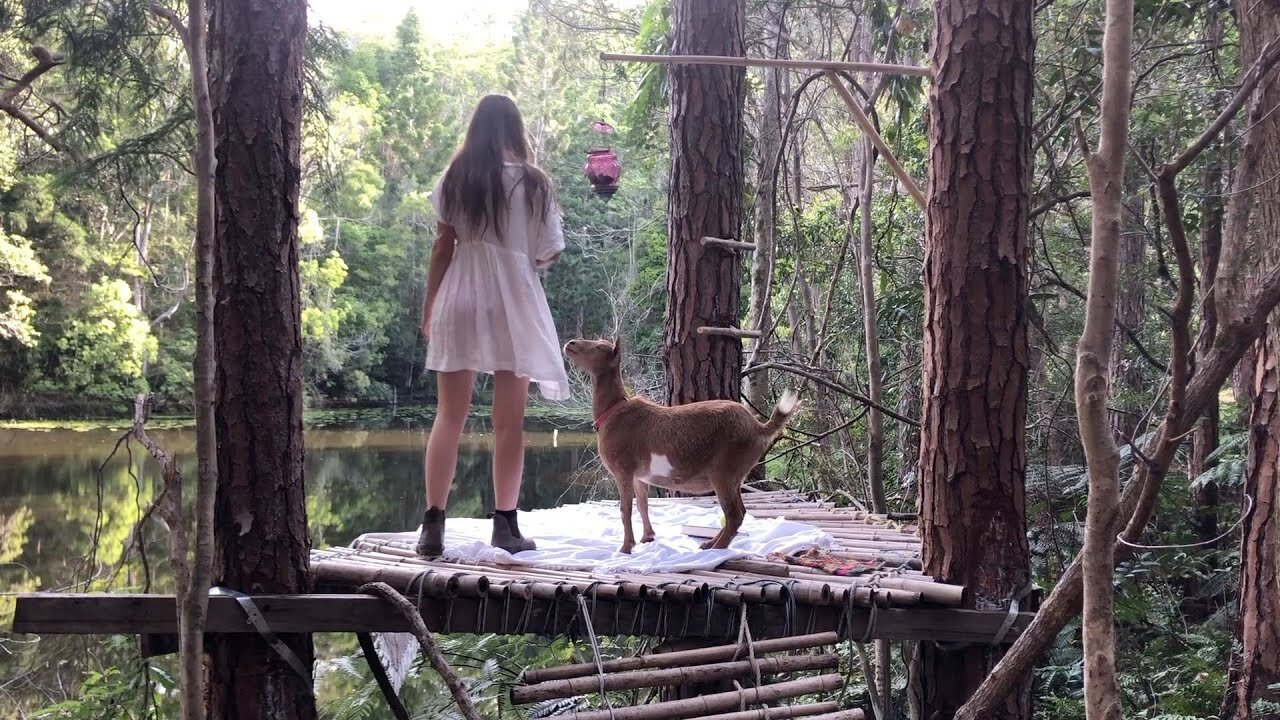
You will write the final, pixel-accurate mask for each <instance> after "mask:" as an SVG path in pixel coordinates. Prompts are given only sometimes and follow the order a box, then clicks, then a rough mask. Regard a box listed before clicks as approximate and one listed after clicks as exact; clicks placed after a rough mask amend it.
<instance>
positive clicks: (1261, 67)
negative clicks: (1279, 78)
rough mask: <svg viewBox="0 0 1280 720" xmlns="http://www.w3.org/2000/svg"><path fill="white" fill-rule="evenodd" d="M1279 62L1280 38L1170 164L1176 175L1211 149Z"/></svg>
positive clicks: (1271, 45) (1275, 40)
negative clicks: (1208, 148)
mask: <svg viewBox="0 0 1280 720" xmlns="http://www.w3.org/2000/svg"><path fill="white" fill-rule="evenodd" d="M1278 61H1280V38H1276V39H1274V40H1272V41H1271V42H1269V43H1267V45H1266V47H1264V48H1263V49H1262V52H1261V53H1260V54H1259V56H1258V61H1257V62H1255V63H1254V64H1253V67H1251V68H1249V71H1248V72H1247V73H1245V76H1244V79H1243V81H1242V82H1241V83H1240V89H1239V90H1236V94H1235V96H1233V97H1232V98H1231V102H1229V103H1227V106H1226V107H1224V108H1222V112H1220V113H1218V117H1216V118H1214V120H1213V122H1211V123H1209V127H1207V128H1205V129H1204V132H1202V133H1200V137H1198V138H1196V140H1195V142H1193V143H1191V144H1190V145H1189V146H1187V149H1186V150H1183V151H1182V154H1181V155H1179V156H1178V157H1176V158H1174V159H1173V160H1172V161H1170V162H1169V164H1168V165H1167V167H1168V168H1170V169H1171V172H1172V173H1173V174H1174V175H1177V174H1178V173H1180V172H1182V171H1183V170H1184V169H1186V167H1187V166H1188V165H1190V164H1191V162H1192V161H1193V160H1195V159H1196V158H1197V157H1199V156H1200V153H1202V152H1204V150H1205V148H1207V147H1209V144H1210V143H1212V142H1213V140H1214V138H1216V137H1218V134H1219V133H1221V132H1222V129H1223V128H1225V127H1226V126H1227V123H1229V122H1231V119H1232V118H1234V117H1235V116H1236V113H1238V112H1240V108H1242V107H1244V104H1245V102H1246V101H1248V99H1249V95H1251V94H1252V93H1253V91H1254V90H1255V89H1256V88H1257V87H1258V85H1259V84H1260V83H1261V82H1262V80H1263V78H1265V77H1266V76H1267V73H1268V72H1269V71H1270V70H1271V68H1272V67H1273V66H1274V65H1275V64H1276V62H1278Z"/></svg>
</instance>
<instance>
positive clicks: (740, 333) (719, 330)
mask: <svg viewBox="0 0 1280 720" xmlns="http://www.w3.org/2000/svg"><path fill="white" fill-rule="evenodd" d="M698 334H699V335H719V336H721V337H735V338H758V337H760V331H759V330H743V329H742V328H730V327H711V326H709V325H703V326H702V327H700V328H698Z"/></svg>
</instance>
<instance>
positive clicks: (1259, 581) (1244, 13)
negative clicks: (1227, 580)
mask: <svg viewBox="0 0 1280 720" xmlns="http://www.w3.org/2000/svg"><path fill="white" fill-rule="evenodd" d="M1236 12H1237V21H1238V24H1239V27H1240V60H1241V66H1242V67H1249V66H1250V65H1251V64H1252V63H1254V62H1255V61H1256V60H1257V59H1258V58H1259V57H1262V56H1264V55H1268V54H1269V53H1268V47H1269V46H1268V43H1274V42H1278V41H1280V2H1275V0H1263V1H1262V2H1255V3H1244V4H1240V5H1238V6H1237V8H1236ZM1252 100H1253V102H1252V103H1251V107H1252V108H1253V109H1254V112H1253V113H1252V115H1251V117H1250V123H1249V130H1248V134H1249V136H1250V137H1249V142H1248V144H1249V145H1251V146H1252V147H1253V148H1254V150H1255V152H1254V154H1253V156H1252V157H1251V158H1249V159H1248V162H1252V163H1253V172H1254V173H1256V175H1255V176H1256V177H1258V178H1275V177H1276V176H1277V175H1280V113H1276V112H1275V111H1274V108H1275V107H1276V106H1277V104H1280V72H1276V71H1273V72H1272V73H1271V75H1270V76H1269V78H1268V79H1267V80H1264V81H1263V82H1262V83H1261V84H1260V85H1259V86H1258V89H1257V91H1256V92H1255V94H1254V97H1253V99H1252ZM1241 162H1242V163H1243V162H1246V160H1245V159H1244V158H1241ZM1239 199H1240V198H1236V197H1233V198H1232V199H1231V202H1232V207H1233V209H1234V208H1235V207H1236V201H1237V200H1239ZM1248 202H1249V208H1248V212H1247V217H1248V218H1249V219H1250V222H1249V223H1248V227H1247V230H1246V229H1245V228H1242V227H1241V226H1240V225H1239V224H1237V226H1236V227H1237V228H1239V229H1240V230H1241V231H1242V232H1243V231H1247V232H1248V233H1249V234H1250V235H1249V240H1250V244H1251V245H1253V246H1254V247H1255V248H1257V251H1258V252H1259V254H1260V257H1261V260H1262V262H1261V267H1263V268H1266V269H1268V270H1274V269H1275V268H1276V267H1277V266H1280V248H1278V247H1277V243H1276V238H1277V237H1280V186H1277V185H1276V183H1275V182H1265V183H1262V184H1260V185H1259V186H1258V187H1257V188H1255V189H1254V190H1253V192H1252V193H1251V194H1250V197H1249V199H1248ZM1252 370H1253V371H1252V373H1251V377H1250V378H1249V380H1250V381H1251V388H1250V390H1251V392H1250V394H1249V397H1250V418H1249V452H1248V459H1247V461H1246V466H1245V478H1244V480H1245V482H1244V493H1243V497H1242V507H1241V512H1246V511H1249V512H1248V514H1247V515H1245V516H1244V521H1243V526H1242V530H1241V532H1242V538H1241V544H1240V606H1239V616H1238V618H1237V626H1236V640H1237V642H1236V643H1235V650H1236V653H1237V654H1235V656H1234V657H1233V658H1232V663H1231V668H1230V674H1229V676H1228V685H1227V692H1226V696H1225V698H1224V700H1223V707H1222V711H1221V713H1220V715H1221V716H1222V717H1223V718H1224V720H1236V719H1238V720H1245V719H1247V718H1255V717H1256V718H1264V717H1265V718H1273V717H1278V716H1280V715H1277V714H1275V713H1266V714H1255V713H1253V712H1252V711H1251V708H1252V706H1253V704H1254V703H1256V702H1257V701H1260V700H1265V701H1269V702H1272V703H1278V702H1280V690H1277V689H1275V686H1276V685H1277V684H1280V517H1277V506H1278V505H1280V497H1277V492H1278V491H1280V487H1278V486H1280V312H1273V313H1272V314H1271V318H1270V326H1269V328H1268V331H1267V334H1266V336H1265V337H1264V338H1263V339H1262V340H1261V341H1260V342H1258V343H1257V344H1256V345H1255V346H1254V364H1253V366H1252Z"/></svg>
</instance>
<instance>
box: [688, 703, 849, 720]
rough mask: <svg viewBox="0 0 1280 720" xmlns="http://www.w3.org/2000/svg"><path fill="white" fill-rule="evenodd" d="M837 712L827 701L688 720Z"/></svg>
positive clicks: (779, 719) (786, 719)
mask: <svg viewBox="0 0 1280 720" xmlns="http://www.w3.org/2000/svg"><path fill="white" fill-rule="evenodd" d="M838 710H840V703H836V702H829V701H828V702H820V703H810V704H807V705H782V706H780V707H771V708H759V709H756V710H743V711H741V712H732V713H726V714H724V715H703V716H702V717H696V718H690V720H792V718H810V719H811V720H818V718H819V717H829V716H830V713H834V712H837V711H838ZM851 712H856V713H859V715H854V716H852V719H851V720H864V717H863V716H862V715H861V713H862V711H861V710H853V711H851ZM814 716H818V717H814ZM837 717H839V716H837Z"/></svg>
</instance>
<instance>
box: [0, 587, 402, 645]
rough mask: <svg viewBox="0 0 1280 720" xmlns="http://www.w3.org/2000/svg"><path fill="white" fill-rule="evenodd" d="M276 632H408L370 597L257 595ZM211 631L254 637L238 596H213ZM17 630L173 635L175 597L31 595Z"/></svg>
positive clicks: (23, 598)
mask: <svg viewBox="0 0 1280 720" xmlns="http://www.w3.org/2000/svg"><path fill="white" fill-rule="evenodd" d="M253 601H254V604H256V605H257V606H258V610H259V611H261V612H262V616H263V617H264V618H266V621H267V624H268V625H269V626H270V627H271V629H272V630H273V631H275V632H279V633H299V632H397V631H401V632H408V631H409V629H410V628H409V624H408V623H407V622H405V621H404V620H402V619H399V618H398V617H397V616H396V613H394V612H392V608H391V606H390V605H388V604H387V603H385V602H384V601H383V600H382V599H380V598H375V597H370V596H368V595H336V594H335V595H255V596H254V597H253ZM205 627H206V628H207V630H208V632H211V633H253V632H257V631H256V630H254V629H253V626H251V625H250V624H249V622H248V620H247V619H246V618H245V614H244V610H243V609H242V608H241V607H240V605H239V604H238V603H237V602H236V600H235V598H232V597H228V596H219V595H212V596H210V597H209V618H208V621H207V623H206V626H205ZM13 632H16V633H41V634H71V635H112V634H117V633H125V634H135V633H141V634H159V635H164V634H175V633H177V632H178V625H177V605H176V603H175V601H174V597H173V596H172V595H160V594H141V593H139V594H123V593H119V594H118V593H30V594H23V595H19V596H18V600H17V607H16V608H15V611H14V617H13Z"/></svg>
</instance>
